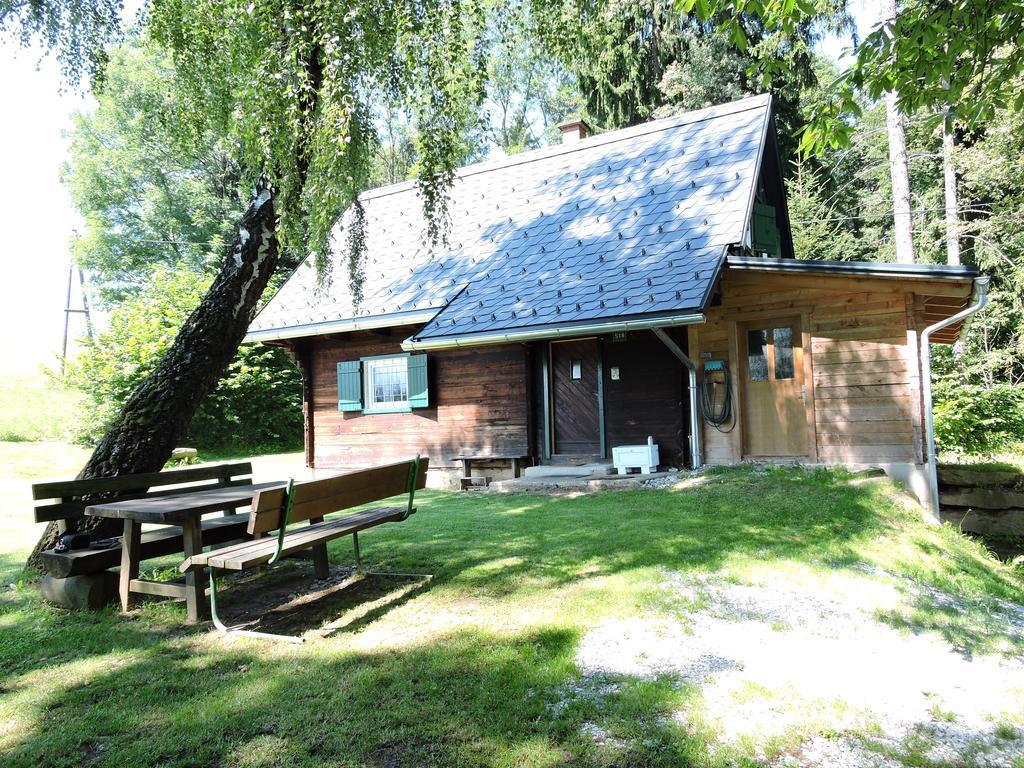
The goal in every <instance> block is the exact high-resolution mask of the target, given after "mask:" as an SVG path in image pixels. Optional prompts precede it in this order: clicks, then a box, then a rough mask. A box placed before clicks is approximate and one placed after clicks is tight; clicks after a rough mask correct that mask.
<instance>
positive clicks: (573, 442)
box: [551, 339, 601, 456]
mask: <svg viewBox="0 0 1024 768" xmlns="http://www.w3.org/2000/svg"><path fill="white" fill-rule="evenodd" d="M598 359H599V358H598V352H597V340H596V339H583V340H581V341H553V342H551V406H552V414H551V426H552V438H553V439H552V453H553V454H556V455H575V456H582V455H585V456H599V455H600V454H601V424H600V418H601V417H600V407H599V404H598V394H597V392H598V377H599V375H600V372H599V370H598Z"/></svg>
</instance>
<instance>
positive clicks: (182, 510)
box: [85, 482, 285, 622]
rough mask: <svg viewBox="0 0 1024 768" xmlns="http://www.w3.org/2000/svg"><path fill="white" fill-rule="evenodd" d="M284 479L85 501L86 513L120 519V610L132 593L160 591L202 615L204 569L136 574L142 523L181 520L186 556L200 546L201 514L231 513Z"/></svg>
mask: <svg viewBox="0 0 1024 768" xmlns="http://www.w3.org/2000/svg"><path fill="white" fill-rule="evenodd" d="M284 485H285V483H283V482H271V483H254V484H252V485H235V486H228V487H224V488H212V489H210V490H199V491H192V492H189V493H180V494H174V495H169V496H159V497H155V498H154V497H151V498H142V499H130V500H127V501H112V502H109V503H107V504H93V505H91V506H88V507H86V508H85V514H87V515H93V516H95V517H112V518H117V519H121V520H124V539H123V541H122V544H121V575H120V583H119V591H120V594H121V608H122V610H128V609H129V608H130V607H131V596H132V595H133V594H144V595H162V596H165V597H176V598H184V599H185V605H186V608H187V611H188V620H189V621H191V622H196V621H199V620H200V619H203V618H206V617H207V616H208V614H209V610H208V608H207V604H206V587H205V575H204V569H202V568H197V569H195V570H192V571H189V572H188V573H186V574H185V579H184V583H174V582H166V581H150V580H147V579H140V578H139V563H140V557H139V555H140V552H139V545H140V540H141V536H142V524H143V523H163V524H168V525H178V526H181V531H182V539H183V542H184V552H185V557H186V558H189V557H191V556H192V555H197V554H199V553H201V552H202V551H203V530H202V517H203V515H206V514H210V513H212V512H225V513H226V514H234V510H235V509H237V508H238V507H248V506H250V505H251V504H252V500H253V497H254V496H255V495H256V493H257V492H258V491H260V490H263V489H266V488H275V487H281V486H284Z"/></svg>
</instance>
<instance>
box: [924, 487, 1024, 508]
mask: <svg viewBox="0 0 1024 768" xmlns="http://www.w3.org/2000/svg"><path fill="white" fill-rule="evenodd" d="M939 503H940V504H942V505H944V506H949V507H973V508H974V509H1013V508H1015V507H1024V493H1022V492H1020V491H1014V490H1011V489H1009V488H947V489H946V490H943V491H940V493H939Z"/></svg>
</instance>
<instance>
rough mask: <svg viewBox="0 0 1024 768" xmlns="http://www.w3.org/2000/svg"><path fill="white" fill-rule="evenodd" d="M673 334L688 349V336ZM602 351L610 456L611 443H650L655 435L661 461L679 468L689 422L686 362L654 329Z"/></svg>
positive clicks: (627, 338)
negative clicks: (616, 370)
mask: <svg viewBox="0 0 1024 768" xmlns="http://www.w3.org/2000/svg"><path fill="white" fill-rule="evenodd" d="M671 335H672V336H673V337H674V338H675V340H676V342H677V343H678V344H679V345H680V346H682V347H683V348H684V349H685V348H686V341H685V339H684V337H682V336H679V335H676V334H675V333H672V334H671ZM603 352H604V402H605V430H606V434H607V440H608V458H611V455H612V454H611V449H612V447H614V446H616V445H637V444H640V443H646V442H647V436H648V435H651V436H653V437H654V442H656V443H657V444H658V446H659V452H660V454H661V462H662V464H668V465H672V466H676V467H681V466H682V465H683V462H684V461H685V455H684V446H685V444H686V439H687V424H688V423H689V416H688V414H687V412H686V409H687V408H688V406H689V399H688V396H687V394H686V386H687V379H686V378H685V377H684V371H683V366H682V363H680V362H679V361H678V360H677V359H676V358H675V356H674V355H673V354H672V353H671V352H669V350H668V348H667V347H666V346H665V345H664V344H663V343H662V342H661V341H660V340H659V339H658V337H657V336H655V335H654V333H652V332H651V331H636V332H631V333H630V334H629V335H628V336H627V337H626V340H625V341H622V342H614V341H608V342H605V344H604V348H603ZM616 366H617V367H618V368H619V377H620V378H619V380H618V381H612V380H611V369H612V368H613V367H616Z"/></svg>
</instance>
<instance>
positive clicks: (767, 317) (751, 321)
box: [730, 309, 818, 462]
mask: <svg viewBox="0 0 1024 768" xmlns="http://www.w3.org/2000/svg"><path fill="white" fill-rule="evenodd" d="M787 321H790V322H793V323H795V324H798V325H799V327H800V345H801V348H802V352H801V355H800V357H801V360H802V366H801V373H802V375H803V401H804V402H803V405H804V419H805V421H806V424H807V452H806V453H802V454H793V455H787V456H781V455H780V456H775V457H773V456H752V455H751V454H750V453H749V451H748V448H747V445H748V443H747V437H748V428H747V413H746V411H747V408H746V406H747V399H746V398H747V392H746V390H747V348H746V331H747V330H750V329H754V328H756V327H758V326H763V325H769V324H770V325H774V324H777V323H785V322H787ZM810 325H811V318H810V312H809V311H808V310H806V309H805V310H798V311H796V312H793V311H790V312H782V313H779V312H778V311H764V310H762V311H757V312H751V313H749V314H748V315H746V316H744V317H742V318H737V319H736V320H734V321H733V322H732V323H731V326H732V327H731V328H730V331H731V336H732V340H733V343H732V344H731V345H730V346H731V347H732V349H731V350H730V351H731V352H733V354H734V355H735V357H734V360H735V370H736V372H737V382H736V389H737V405H738V406H739V409H738V413H737V419H738V425H739V427H740V439H739V450H740V457H741V460H747V459H750V460H752V461H753V460H771V459H773V458H777V459H793V460H800V459H806V460H807V461H808V462H816V461H817V460H818V434H817V429H816V428H815V416H814V366H813V357H814V355H813V350H812V349H811V343H812V341H811V331H810Z"/></svg>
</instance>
